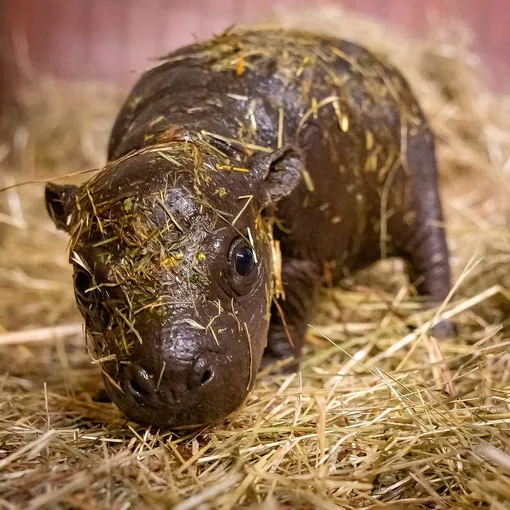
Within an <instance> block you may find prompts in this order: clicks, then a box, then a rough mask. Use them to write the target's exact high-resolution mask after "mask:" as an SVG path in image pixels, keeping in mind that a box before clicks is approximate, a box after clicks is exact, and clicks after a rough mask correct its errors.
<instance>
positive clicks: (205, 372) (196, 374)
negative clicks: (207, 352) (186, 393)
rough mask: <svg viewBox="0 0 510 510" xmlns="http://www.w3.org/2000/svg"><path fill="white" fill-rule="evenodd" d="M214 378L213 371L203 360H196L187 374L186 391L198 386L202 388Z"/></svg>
mask: <svg viewBox="0 0 510 510" xmlns="http://www.w3.org/2000/svg"><path fill="white" fill-rule="evenodd" d="M213 378H214V370H213V368H212V367H211V366H210V365H209V364H208V363H207V360H206V359H205V358H202V357H200V358H198V359H197V360H196V361H195V363H194V365H193V367H192V369H191V372H190V374H189V379H188V389H189V390H194V389H195V388H198V387H200V386H204V385H206V384H207V383H209V382H210V381H211V380H212V379H213Z"/></svg>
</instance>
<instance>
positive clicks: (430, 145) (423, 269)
mask: <svg viewBox="0 0 510 510" xmlns="http://www.w3.org/2000/svg"><path fill="white" fill-rule="evenodd" d="M406 156H407V166H408V168H407V169H402V170H403V171H404V172H409V174H410V176H411V177H410V179H409V180H407V185H408V186H409V185H410V189H408V190H407V192H409V193H410V195H409V202H408V204H409V206H410V212H411V213H412V214H411V215H407V216H406V214H405V212H406V211H404V214H399V215H395V216H396V217H398V219H397V220H396V221H394V222H392V221H391V220H389V222H388V233H389V234H390V236H391V238H392V239H393V240H394V243H395V248H396V250H397V253H398V254H399V255H400V256H402V257H403V258H404V259H405V260H406V261H407V262H408V267H409V276H410V279H411V281H412V282H416V289H417V291H418V293H419V294H420V295H422V296H424V297H426V298H427V303H428V305H429V306H432V307H434V306H438V305H440V304H441V303H442V302H443V301H444V300H445V299H446V297H447V296H448V294H449V292H450V289H451V273H450V262H449V254H448V246H447V243H446V234H445V230H444V226H443V221H444V219H443V211H442V207H441V201H440V197H439V192H438V182H437V163H436V156H435V144H434V139H433V136H432V133H431V132H430V130H429V128H428V127H426V126H424V127H423V129H422V130H420V131H419V132H418V133H417V134H414V135H412V136H409V138H408V141H407V154H406ZM406 217H407V218H412V220H408V221H412V223H411V224H405V220H404V218H406ZM404 232H409V234H408V235H403V233H404ZM454 333H455V327H454V326H453V324H452V323H450V322H441V323H439V324H438V325H437V326H436V327H435V328H434V329H433V334H434V335H436V336H440V337H445V336H450V335H452V334H454Z"/></svg>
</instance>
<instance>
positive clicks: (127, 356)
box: [46, 142, 301, 427]
mask: <svg viewBox="0 0 510 510" xmlns="http://www.w3.org/2000/svg"><path fill="white" fill-rule="evenodd" d="M241 160H242V158H240V157H239V156H238V157H237V159H234V158H232V157H230V156H226V155H224V154H221V152H219V151H217V150H212V148H210V146H209V145H205V144H200V143H195V142H193V143H191V142H173V143H171V144H167V145H166V146H162V147H158V146H153V147H148V148H145V149H141V150H139V151H137V152H135V153H132V154H129V155H128V156H125V157H123V158H121V159H119V160H117V161H115V162H113V163H111V164H109V165H108V166H107V167H105V168H104V169H103V170H102V171H101V172H99V173H98V174H97V175H96V176H95V177H93V178H92V179H91V180H90V181H88V182H86V183H85V184H83V185H82V186H80V187H79V188H78V187H75V186H69V185H66V186H58V185H55V184H48V185H47V187H46V205H47V209H48V212H49V214H50V216H51V217H52V219H53V221H54V222H55V224H56V226H57V227H58V228H60V229H63V230H66V231H67V232H68V233H69V234H70V236H71V248H70V261H71V263H72V265H73V268H74V289H75V295H76V301H77V304H78V308H79V310H80V312H81V314H82V315H83V317H84V319H85V323H86V329H87V339H88V345H89V349H90V351H91V354H92V356H93V357H94V359H95V360H96V363H98V364H99V365H100V366H101V369H102V372H103V376H104V381H105V386H106V389H107V392H108V394H109V396H110V398H111V399H112V400H113V402H114V403H115V404H117V405H118V407H119V408H120V409H121V410H122V411H123V412H124V413H125V414H126V415H127V417H129V418H130V419H132V420H134V421H137V422H139V423H141V424H147V425H149V424H150V425H156V426H160V427H178V426H185V425H200V424H207V423H211V422H214V421H217V420H220V419H222V418H224V417H226V416H227V415H228V414H229V413H231V412H232V411H234V410H235V409H237V408H238V407H239V406H240V405H241V404H242V402H243V401H244V399H245V398H246V396H247V394H248V392H249V390H250V389H251V387H252V386H253V384H254V381H255V376H256V373H257V370H258V369H259V366H260V362H261V359H262V355H263V351H264V347H265V345H266V341H267V332H268V325H269V318H270V316H269V311H270V304H271V301H272V298H273V296H274V286H275V278H274V274H275V271H274V269H275V268H274V267H273V266H274V264H273V256H272V255H273V253H272V250H273V243H272V239H271V232H272V229H271V225H270V220H269V218H270V217H272V215H271V214H269V213H268V212H267V211H269V210H270V209H271V208H272V206H273V205H274V204H275V203H276V202H277V201H278V200H279V199H280V198H282V197H284V196H286V195H288V194H289V193H290V192H291V191H292V190H293V189H294V188H295V186H296V184H297V182H298V181H299V176H300V171H301V169H300V158H299V157H298V155H297V154H296V153H295V152H294V151H293V150H290V149H289V150H285V149H284V150H280V151H278V152H275V153H265V152H260V153H256V154H252V155H251V156H250V158H249V160H248V159H244V161H249V164H245V165H243V164H241V163H240V161H241Z"/></svg>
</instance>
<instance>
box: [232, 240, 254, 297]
mask: <svg viewBox="0 0 510 510" xmlns="http://www.w3.org/2000/svg"><path fill="white" fill-rule="evenodd" d="M259 268H260V264H258V263H257V259H256V255H255V252H254V250H253V248H252V247H251V246H250V245H249V244H248V243H247V241H246V239H245V238H244V237H237V238H235V239H234V240H233V241H232V244H231V245H230V249H229V252H228V272H227V273H226V276H227V281H228V283H229V285H228V287H229V288H230V289H231V290H232V291H233V295H234V296H244V295H246V294H249V293H250V291H251V290H252V288H253V286H254V285H255V284H256V282H257V281H260V279H259V276H260V270H259ZM227 292H228V291H227Z"/></svg>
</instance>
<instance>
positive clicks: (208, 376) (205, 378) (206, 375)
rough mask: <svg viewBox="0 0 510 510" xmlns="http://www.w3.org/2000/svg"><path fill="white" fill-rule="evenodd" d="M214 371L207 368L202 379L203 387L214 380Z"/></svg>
mask: <svg viewBox="0 0 510 510" xmlns="http://www.w3.org/2000/svg"><path fill="white" fill-rule="evenodd" d="M212 376H213V371H212V370H211V369H210V368H206V369H205V371H204V373H203V374H202V378H201V379H200V384H201V385H202V386H203V385H204V384H206V383H207V382H208V381H210V380H211V379H212Z"/></svg>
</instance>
